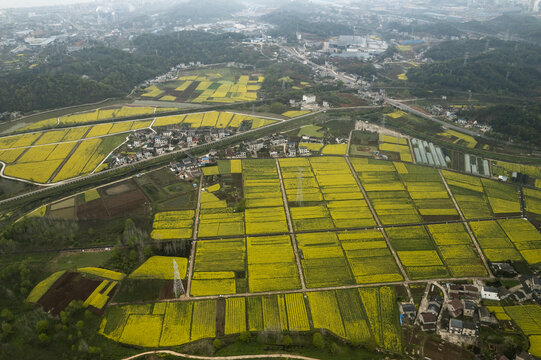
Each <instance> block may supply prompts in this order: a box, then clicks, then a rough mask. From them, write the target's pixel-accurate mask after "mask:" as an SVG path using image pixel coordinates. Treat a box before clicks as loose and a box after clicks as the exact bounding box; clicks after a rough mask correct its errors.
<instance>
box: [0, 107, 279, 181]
mask: <svg viewBox="0 0 541 360" xmlns="http://www.w3.org/2000/svg"><path fill="white" fill-rule="evenodd" d="M132 109H145V108H127V109H124V108H122V109H120V110H118V114H119V115H118V116H121V115H122V116H134V115H137V114H138V112H137V111H143V110H137V111H135V110H132ZM147 110H148V111H149V112H150V113H151V114H154V108H148V109H147ZM102 111H104V110H101V111H100V110H96V112H95V114H99V113H101V112H102ZM111 111H112V110H111ZM95 114H94V115H95ZM94 115H93V116H94ZM96 116H98V115H96ZM104 116H105V115H104ZM73 117H74V118H73V119H71V117H69V116H66V118H69V119H71V120H69V119H68V120H66V124H68V125H70V124H81V123H84V122H89V121H91V120H88V121H86V120H85V119H87V117H84V116H83V115H73ZM277 121H278V120H272V119H265V118H261V117H258V116H253V115H245V114H236V113H229V112H218V111H210V112H202V113H193V114H187V115H174V116H163V117H158V118H156V119H155V121H154V122H153V120H134V121H121V122H112V123H104V124H98V125H87V126H84V125H83V126H76V127H68V128H65V129H60V130H48V131H37V132H32V133H27V134H20V135H12V136H6V137H1V138H0V161H2V162H4V163H5V164H6V167H5V170H4V174H5V175H6V176H10V177H13V178H17V179H22V180H28V181H32V182H35V183H40V184H44V183H55V182H59V181H64V180H68V179H71V178H74V177H79V176H84V175H88V174H90V173H92V172H94V171H99V170H103V169H104V168H106V166H107V165H106V164H104V165H103V166H102V167H99V168H98V166H99V165H100V164H102V162H103V161H104V160H106V158H107V156H108V155H109V154H110V153H111V151H113V150H114V149H115V148H117V147H118V146H120V145H121V144H122V143H123V142H124V141H125V140H126V135H127V134H128V133H130V132H134V131H139V130H145V129H150V128H151V125H152V127H164V126H179V127H186V128H201V127H205V128H207V127H208V128H211V127H212V128H233V129H238V128H240V127H241V126H242V130H250V129H257V128H260V127H262V126H267V125H270V124H274V123H276V122H277Z"/></svg>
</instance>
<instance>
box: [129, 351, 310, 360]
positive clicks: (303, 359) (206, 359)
mask: <svg viewBox="0 0 541 360" xmlns="http://www.w3.org/2000/svg"><path fill="white" fill-rule="evenodd" d="M156 354H168V355H173V356H178V357H184V358H186V359H198V360H237V359H239V360H240V359H269V358H273V359H282V358H283V359H298V360H319V359H317V358H312V357H308V356H302V355H293V354H266V355H232V356H201V355H189V354H182V353H178V352H176V351H171V350H154V351H146V352H143V353H140V354H137V355H133V356H130V357H127V358H124V359H123V360H133V359H137V358H139V357H141V356H146V355H156Z"/></svg>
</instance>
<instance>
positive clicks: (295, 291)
mask: <svg viewBox="0 0 541 360" xmlns="http://www.w3.org/2000/svg"><path fill="white" fill-rule="evenodd" d="M490 279H491V278H489V277H487V276H478V277H475V276H474V277H471V276H468V277H461V278H449V277H447V278H438V279H419V280H407V281H392V282H379V283H366V284H353V285H339V286H327V287H318V288H306V289H293V290H273V291H263V292H254V293H239V294H223V295H205V296H193V297H190V298H188V297H179V298H171V299H161V300H144V301H127V302H111V303H109V304H108V306H117V305H131V304H154V303H159V302H180V301H199V300H216V299H227V298H238V297H253V296H266V295H280V294H298V293H301V294H305V293H309V292H318V291H333V290H347V289H359V288H365V287H377V286H394V285H403V286H405V287H406V289H409V286H408V285H409V284H421V283H423V284H424V283H426V282H427V281H445V282H453V281H464V280H490ZM412 303H413V301H412Z"/></svg>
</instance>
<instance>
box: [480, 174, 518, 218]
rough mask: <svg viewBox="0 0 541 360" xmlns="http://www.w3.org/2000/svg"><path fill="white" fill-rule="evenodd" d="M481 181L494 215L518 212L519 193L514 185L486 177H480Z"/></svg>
mask: <svg viewBox="0 0 541 360" xmlns="http://www.w3.org/2000/svg"><path fill="white" fill-rule="evenodd" d="M481 182H482V183H483V188H484V189H485V193H486V195H487V198H488V202H489V204H490V206H491V208H492V212H493V213H494V215H496V216H504V215H514V214H520V202H519V197H520V194H519V191H518V188H517V187H516V186H513V185H510V184H502V183H499V182H496V181H493V180H488V179H481Z"/></svg>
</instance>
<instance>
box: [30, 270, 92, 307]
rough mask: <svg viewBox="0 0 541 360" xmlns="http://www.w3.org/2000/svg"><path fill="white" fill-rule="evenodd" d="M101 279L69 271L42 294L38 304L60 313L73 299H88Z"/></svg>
mask: <svg viewBox="0 0 541 360" xmlns="http://www.w3.org/2000/svg"><path fill="white" fill-rule="evenodd" d="M100 283H101V280H91V279H87V278H85V277H83V276H81V274H79V273H76V272H67V273H65V274H64V275H62V277H61V278H60V279H58V280H57V281H56V283H55V284H54V285H53V286H52V287H51V288H50V289H49V291H47V293H45V295H43V296H42V298H41V299H40V300H39V301H38V304H40V305H41V306H43V309H44V310H45V311H47V312H50V313H51V314H52V315H58V314H59V313H60V312H61V311H62V310H64V309H65V308H66V307H67V306H68V305H69V303H70V302H72V301H73V300H82V301H84V300H86V299H87V298H88V297H89V296H90V294H92V292H93V291H94V290H95V289H96V288H97V287H98V285H99V284H100Z"/></svg>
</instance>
